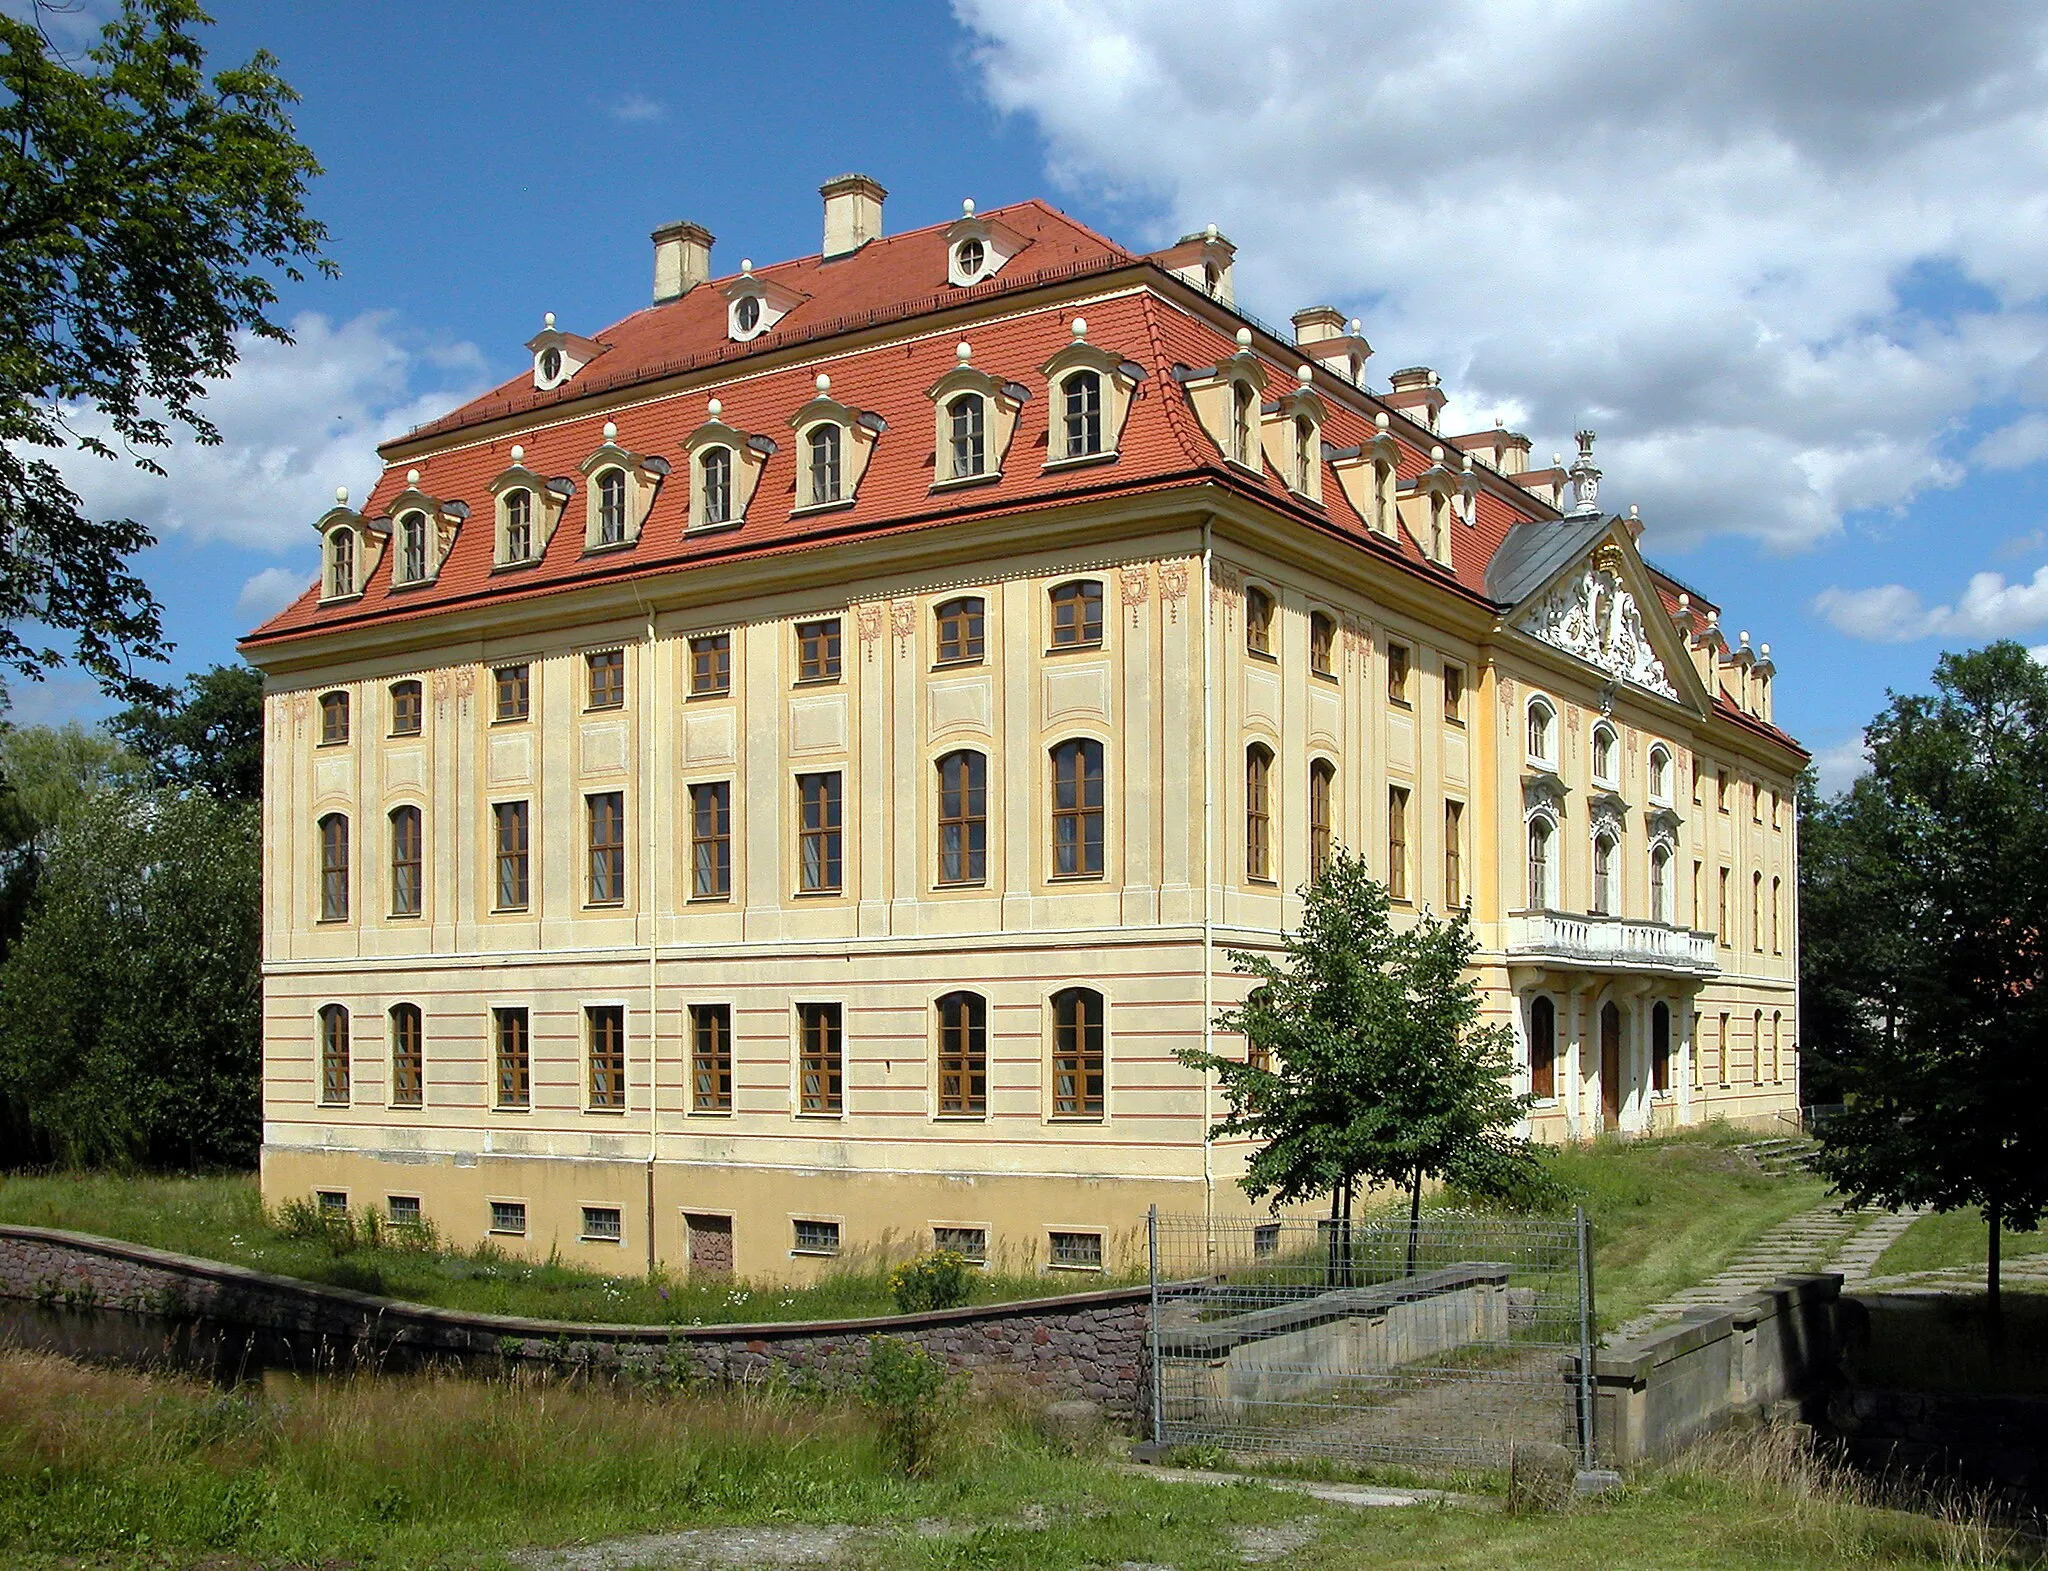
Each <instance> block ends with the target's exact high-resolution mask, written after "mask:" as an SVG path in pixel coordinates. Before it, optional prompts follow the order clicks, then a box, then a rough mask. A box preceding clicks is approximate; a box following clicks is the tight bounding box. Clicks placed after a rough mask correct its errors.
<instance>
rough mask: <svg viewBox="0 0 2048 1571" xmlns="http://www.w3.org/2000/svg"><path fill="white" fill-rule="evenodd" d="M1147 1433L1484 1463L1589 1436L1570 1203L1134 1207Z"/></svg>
mask: <svg viewBox="0 0 2048 1571" xmlns="http://www.w3.org/2000/svg"><path fill="white" fill-rule="evenodd" d="M1150 1228H1151V1245H1152V1263H1153V1269H1152V1293H1153V1304H1152V1325H1153V1338H1152V1346H1153V1382H1152V1389H1153V1414H1152V1417H1153V1426H1152V1427H1153V1438H1154V1439H1155V1440H1157V1441H1159V1442H1161V1443H1162V1444H1166V1445H1213V1446H1218V1447H1221V1448H1222V1449H1223V1450H1225V1451H1231V1452H1245V1453H1251V1452H1259V1453H1269V1454H1274V1453H1277V1454H1282V1455H1294V1456H1325V1457H1332V1458H1340V1459H1347V1460H1354V1461H1375V1462H1423V1463H1430V1464H1436V1465H1453V1466H1476V1467H1492V1466H1504V1465H1506V1464H1507V1462H1508V1461H1509V1458H1510V1455H1511V1453H1512V1451H1513V1448H1514V1447H1515V1446H1516V1445H1517V1444H1520V1443H1526V1442H1546V1443H1551V1444H1556V1445H1562V1446H1567V1447H1569V1448H1570V1449H1571V1450H1572V1451H1573V1452H1574V1453H1576V1454H1577V1455H1579V1456H1581V1457H1584V1456H1588V1455H1590V1454H1591V1447H1590V1436H1589V1435H1587V1434H1586V1433H1585V1432H1584V1430H1583V1428H1582V1426H1581V1423H1580V1414H1581V1412H1582V1411H1583V1410H1584V1408H1585V1406H1586V1398H1587V1397H1588V1396H1589V1394H1590V1393H1589V1392H1587V1391H1586V1390H1585V1389H1584V1384H1583V1382H1584V1376H1585V1373H1586V1372H1587V1371H1588V1369H1589V1365H1588V1364H1587V1363H1586V1362H1585V1358H1586V1354H1587V1352H1588V1351H1589V1349H1588V1347H1587V1343H1588V1340H1589V1337H1590V1329H1591V1328H1590V1318H1591V1308H1592V1306H1591V1302H1590V1299H1591V1262H1590V1259H1589V1257H1588V1255H1587V1252H1586V1244H1585V1239H1586V1233H1585V1227H1584V1222H1583V1218H1572V1219H1566V1220H1561V1221H1547V1220H1546V1221H1531V1220H1522V1219H1505V1218H1503V1219H1493V1218H1462V1217H1461V1218H1442V1217H1425V1218H1423V1220H1422V1221H1421V1223H1420V1224H1419V1226H1417V1227H1416V1228H1414V1229H1413V1230H1412V1231H1411V1229H1410V1227H1409V1224H1408V1221H1407V1219H1406V1218H1405V1217H1402V1218H1397V1219H1393V1220H1388V1221H1378V1220H1375V1221H1367V1222H1353V1223H1343V1224H1340V1223H1334V1222H1329V1221H1320V1220H1301V1221H1285V1222H1258V1221H1253V1220H1244V1221H1237V1220H1231V1221H1208V1220H1205V1219H1203V1218H1201V1217H1198V1216H1197V1217H1187V1216H1161V1215H1157V1214H1155V1215H1154V1216H1153V1217H1152V1218H1151V1222H1150Z"/></svg>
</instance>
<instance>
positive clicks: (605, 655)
mask: <svg viewBox="0 0 2048 1571" xmlns="http://www.w3.org/2000/svg"><path fill="white" fill-rule="evenodd" d="M583 658H584V663H585V664H586V665H587V666H588V667H589V668H590V705H589V707H590V708H592V709H619V708H623V707H624V705H625V702H626V651H625V650H623V649H600V650H598V651H596V652H595V653H594V654H589V655H585V656H584V657H583Z"/></svg>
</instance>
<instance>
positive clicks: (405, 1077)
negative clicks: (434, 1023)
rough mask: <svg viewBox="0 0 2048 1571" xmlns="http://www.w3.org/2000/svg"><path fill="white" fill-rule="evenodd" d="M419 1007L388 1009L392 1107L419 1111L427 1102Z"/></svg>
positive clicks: (410, 1005) (424, 1049) (424, 1055)
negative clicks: (389, 1015) (389, 1016)
mask: <svg viewBox="0 0 2048 1571" xmlns="http://www.w3.org/2000/svg"><path fill="white" fill-rule="evenodd" d="M424 1036H425V1033H424V1031H423V1030H422V1029H421V1016H420V1007H419V1005H418V1004H394V1005H392V1006H391V1105H392V1106H393V1107H419V1106H421V1105H422V1104H423V1103H424V1101H425V1100H426V1042H425V1041H424Z"/></svg>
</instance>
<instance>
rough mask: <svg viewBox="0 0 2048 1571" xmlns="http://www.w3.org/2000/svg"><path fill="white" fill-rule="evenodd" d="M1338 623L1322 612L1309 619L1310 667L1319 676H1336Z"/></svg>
mask: <svg viewBox="0 0 2048 1571" xmlns="http://www.w3.org/2000/svg"><path fill="white" fill-rule="evenodd" d="M1336 647H1337V624H1336V623H1335V622H1333V621H1331V620H1330V618H1328V617H1327V616H1325V615H1323V613H1322V612H1320V611H1316V612H1312V613H1311V614H1310V616H1309V619H1308V668H1309V669H1310V670H1311V671H1313V672H1315V674H1316V675H1317V676H1335V675H1336V674H1337V672H1336Z"/></svg>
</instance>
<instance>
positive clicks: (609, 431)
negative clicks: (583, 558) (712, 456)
mask: <svg viewBox="0 0 2048 1571" xmlns="http://www.w3.org/2000/svg"><path fill="white" fill-rule="evenodd" d="M579 468H580V470H581V472H582V473H583V474H584V475H585V476H586V477H588V480H589V484H590V490H589V492H588V494H587V497H586V500H585V502H584V517H583V549H584V550H586V551H611V550H616V549H618V548H619V547H621V546H628V545H631V544H632V543H633V542H634V541H635V540H637V539H639V538H640V526H641V524H642V523H643V522H644V521H645V519H646V517H647V511H648V509H649V508H651V507H652V506H653V505H654V494H655V490H656V488H657V487H659V486H660V484H661V482H662V480H663V479H664V478H665V477H666V476H667V474H668V470H669V464H668V460H667V459H666V458H651V457H646V456H643V455H642V454H639V453H634V452H629V451H627V449H625V448H624V447H622V446H620V445H619V428H618V426H617V424H616V423H615V422H613V421H610V420H607V421H606V422H605V425H604V439H603V441H602V442H600V443H599V444H598V447H597V450H596V451H595V452H593V453H592V454H591V455H590V456H589V457H588V458H586V459H584V460H583V462H582V464H581V465H580V466H579ZM565 483H566V482H565Z"/></svg>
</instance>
